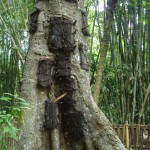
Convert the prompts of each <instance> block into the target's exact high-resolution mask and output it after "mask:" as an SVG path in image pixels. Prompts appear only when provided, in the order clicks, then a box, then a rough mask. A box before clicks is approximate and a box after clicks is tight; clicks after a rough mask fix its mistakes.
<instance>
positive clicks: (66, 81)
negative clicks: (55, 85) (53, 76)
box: [59, 78, 76, 109]
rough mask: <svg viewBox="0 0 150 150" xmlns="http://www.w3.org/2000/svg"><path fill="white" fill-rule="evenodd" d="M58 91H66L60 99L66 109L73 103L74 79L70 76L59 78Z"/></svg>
mask: <svg viewBox="0 0 150 150" xmlns="http://www.w3.org/2000/svg"><path fill="white" fill-rule="evenodd" d="M59 85H60V92H61V93H67V94H66V96H65V97H64V98H63V100H62V101H61V102H62V104H63V107H64V108H65V109H67V107H69V108H70V106H71V105H73V104H74V103H75V90H76V87H75V81H74V79H72V78H60V79H59Z"/></svg>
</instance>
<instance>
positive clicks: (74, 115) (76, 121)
mask: <svg viewBox="0 0 150 150" xmlns="http://www.w3.org/2000/svg"><path fill="white" fill-rule="evenodd" d="M63 125H64V131H65V134H66V137H68V138H69V139H80V138H82V136H83V130H82V113H80V112H68V113H67V114H64V115H63Z"/></svg>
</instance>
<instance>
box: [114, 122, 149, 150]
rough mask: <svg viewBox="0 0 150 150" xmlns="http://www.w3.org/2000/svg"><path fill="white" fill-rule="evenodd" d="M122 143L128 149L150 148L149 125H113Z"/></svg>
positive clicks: (142, 149)
mask: <svg viewBox="0 0 150 150" xmlns="http://www.w3.org/2000/svg"><path fill="white" fill-rule="evenodd" d="M113 128H114V130H115V131H116V133H117V135H118V136H119V138H120V140H121V141H122V143H123V144H124V145H125V146H126V148H127V149H129V150H150V125H128V124H127V123H126V124H124V125H113Z"/></svg>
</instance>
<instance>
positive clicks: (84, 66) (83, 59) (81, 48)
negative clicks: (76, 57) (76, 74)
mask: <svg viewBox="0 0 150 150" xmlns="http://www.w3.org/2000/svg"><path fill="white" fill-rule="evenodd" d="M79 52H80V65H81V68H82V69H84V70H86V71H88V70H89V66H88V63H87V57H86V46H85V45H83V44H82V43H80V44H79Z"/></svg>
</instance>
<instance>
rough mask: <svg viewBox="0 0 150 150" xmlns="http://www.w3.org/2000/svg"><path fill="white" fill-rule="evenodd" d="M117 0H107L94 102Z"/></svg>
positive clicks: (98, 94) (100, 79)
mask: <svg viewBox="0 0 150 150" xmlns="http://www.w3.org/2000/svg"><path fill="white" fill-rule="evenodd" d="M116 2H117V0H115V1H114V0H108V2H107V9H106V18H105V25H104V35H103V38H102V45H101V48H100V59H99V63H98V66H97V74H96V81H95V87H94V94H93V98H94V100H95V102H96V103H98V100H99V96H100V90H101V85H102V75H103V70H104V65H105V60H106V56H107V51H108V47H109V43H110V32H111V24H112V20H113V11H114V9H115V5H116Z"/></svg>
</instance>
